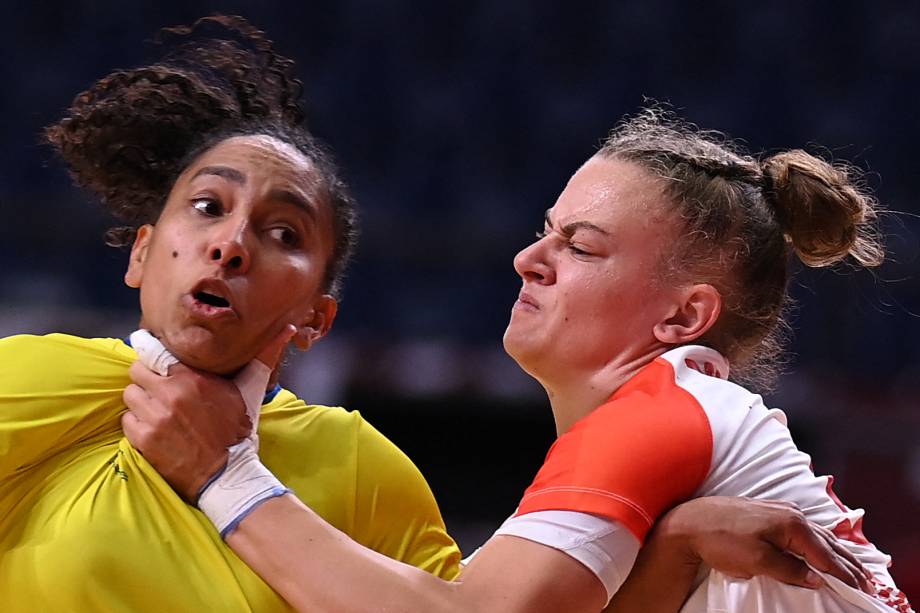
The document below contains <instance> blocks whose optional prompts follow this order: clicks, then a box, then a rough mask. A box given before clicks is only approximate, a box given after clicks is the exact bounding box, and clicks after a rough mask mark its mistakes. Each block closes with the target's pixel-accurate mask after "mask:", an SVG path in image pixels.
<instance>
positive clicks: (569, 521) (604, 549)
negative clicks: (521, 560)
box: [495, 511, 640, 602]
mask: <svg viewBox="0 0 920 613" xmlns="http://www.w3.org/2000/svg"><path fill="white" fill-rule="evenodd" d="M495 535H496V536H498V535H506V536H517V537H520V538H524V539H527V540H528V541H533V542H535V543H540V544H541V545H547V546H549V547H552V548H553V549H558V550H559V551H562V552H564V553H566V554H568V555H569V556H571V557H573V558H575V559H576V560H578V561H579V562H581V563H582V564H584V565H585V566H586V567H587V568H588V569H589V570H590V571H591V572H593V573H594V574H595V575H596V576H597V578H598V579H599V580H600V582H601V583H602V584H603V585H604V589H605V590H606V591H607V601H608V602H609V601H610V599H611V598H613V595H614V594H615V593H616V591H617V590H618V589H620V586H621V585H622V584H623V582H624V581H626V577H627V576H628V575H629V571H630V569H632V566H633V564H634V563H635V561H636V556H637V555H638V554H639V547H640V544H639V539H637V538H636V537H635V536H634V535H633V534H632V532H630V531H629V530H628V529H627V528H626V527H625V526H624V525H623V524H621V523H620V522H618V521H615V520H610V519H605V518H603V517H598V516H596V515H590V514H588V513H579V512H576V511H535V512H533V513H528V514H526V515H519V516H517V517H515V516H512V517H510V518H508V519H507V520H505V523H503V524H502V525H501V527H499V529H498V530H496V532H495Z"/></svg>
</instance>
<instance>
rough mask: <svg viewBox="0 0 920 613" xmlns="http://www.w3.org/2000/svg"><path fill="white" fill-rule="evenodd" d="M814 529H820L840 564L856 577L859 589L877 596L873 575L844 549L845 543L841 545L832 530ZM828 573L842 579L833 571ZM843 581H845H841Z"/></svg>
mask: <svg viewBox="0 0 920 613" xmlns="http://www.w3.org/2000/svg"><path fill="white" fill-rule="evenodd" d="M813 528H818V529H819V530H818V534H820V535H821V537H822V538H823V539H824V540H825V542H826V543H827V545H828V547H830V549H832V550H833V551H834V553H835V554H836V555H837V556H838V558H839V562H840V563H841V564H843V565H844V566H845V567H846V568H847V569H848V570H849V572H850V573H851V574H852V575H853V576H854V577H856V580H857V582H858V583H859V589H861V590H862V591H864V592H865V593H867V594H875V587H874V586H873V585H872V573H871V572H870V571H869V570H868V569H867V568H866V567H865V566H863V565H862V563H861V562H860V561H859V559H858V558H857V557H856V556H855V555H853V553H852V552H851V551H850V550H849V549H847V548H846V547H844V546H843V543H841V542H840V541H839V540H838V539H837V537H836V536H834V534H833V533H832V532H831V531H830V530H826V529H824V528H822V527H821V526H813ZM812 566H814V565H812ZM819 570H821V569H819ZM828 572H829V573H830V574H832V575H834V576H835V577H838V578H840V577H839V576H838V575H837V574H836V573H834V572H833V571H832V570H830V571H828ZM841 581H843V579H841Z"/></svg>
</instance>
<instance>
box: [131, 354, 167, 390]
mask: <svg viewBox="0 0 920 613" xmlns="http://www.w3.org/2000/svg"><path fill="white" fill-rule="evenodd" d="M128 376H129V377H131V380H132V381H134V382H135V383H137V384H138V385H140V386H141V387H143V388H145V389H152V388H153V387H155V386H156V385H157V384H158V383H160V382H162V381H163V377H161V376H160V375H158V374H157V373H155V372H153V371H152V370H150V369H149V368H147V367H146V366H144V363H143V362H141V361H140V360H135V361H134V362H132V363H131V367H130V368H128Z"/></svg>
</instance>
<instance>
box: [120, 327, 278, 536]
mask: <svg viewBox="0 0 920 613" xmlns="http://www.w3.org/2000/svg"><path fill="white" fill-rule="evenodd" d="M130 340H131V346H132V347H134V349H135V351H137V356H138V359H139V360H140V361H141V362H142V363H143V364H144V365H145V366H147V368H149V369H150V370H153V371H154V372H156V373H158V374H159V375H161V376H166V375H167V374H168V372H169V367H170V366H172V365H173V364H177V363H178V362H179V360H177V359H176V358H175V357H174V356H173V355H172V354H171V353H169V350H167V349H166V347H164V346H163V344H162V343H161V342H160V341H159V340H158V339H157V338H155V337H154V336H153V335H152V334H150V333H149V332H148V331H146V330H137V331H136V332H134V333H132V334H131V337H130ZM271 372H272V371H271V368H269V367H268V366H266V365H265V364H263V363H262V362H260V361H259V360H253V361H252V362H250V363H249V364H248V365H247V366H246V367H245V368H244V369H243V370H242V371H240V373H239V374H238V375H237V376H236V378H235V379H234V380H233V382H234V384H236V387H237V389H239V391H240V395H241V396H242V397H243V402H244V403H245V405H246V414H247V415H248V416H249V419H250V421H251V422H252V431H251V432H250V434H249V437H248V438H246V439H245V440H244V441H243V442H241V443H238V444H236V445H232V446H230V447H228V448H227V450H228V452H229V457H228V459H227V465H226V466H225V467H224V468H223V469H221V470H220V471H219V472H218V473H217V474H216V475H214V476H213V477H211V478H210V479H209V480H208V481H207V482H206V483H205V485H204V487H203V488H202V491H201V493H200V494H199V497H198V508H199V509H201V510H202V511H203V512H204V514H205V515H207V516H208V519H210V520H211V522H212V523H213V524H214V525H215V526H216V527H217V529H218V530H219V531H220V535H221V537H222V538H226V536H227V535H228V534H229V533H230V532H232V531H233V530H234V529H235V528H236V527H237V525H239V523H240V521H242V520H243V519H244V518H245V517H246V516H247V515H249V514H250V513H251V512H252V511H253V510H255V508H256V507H258V506H259V505H260V504H262V503H263V502H265V501H266V500H268V499H269V498H274V497H276V496H282V495H284V494H286V493H288V492H290V491H291V490H289V489H288V488H286V487H285V486H284V485H283V484H282V483H281V482H280V481H279V480H278V479H277V478H276V477H275V475H273V474H272V473H271V471H269V470H268V469H267V468H265V466H264V465H263V464H262V462H260V461H259V456H258V451H259V437H258V434H257V430H258V427H259V413H260V411H261V408H262V399H263V398H264V397H265V389H266V387H267V386H268V379H269V377H270V376H271Z"/></svg>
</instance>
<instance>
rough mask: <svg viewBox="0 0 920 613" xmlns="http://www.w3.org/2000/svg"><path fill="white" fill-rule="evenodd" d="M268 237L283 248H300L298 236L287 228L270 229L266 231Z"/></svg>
mask: <svg viewBox="0 0 920 613" xmlns="http://www.w3.org/2000/svg"><path fill="white" fill-rule="evenodd" d="M268 235H269V236H270V237H272V239H274V240H276V241H278V242H279V243H281V244H282V245H284V246H285V247H289V248H294V247H299V246H300V235H299V234H297V232H295V231H294V230H293V229H291V228H289V227H287V226H277V227H275V228H271V229H270V230H269V231H268Z"/></svg>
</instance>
